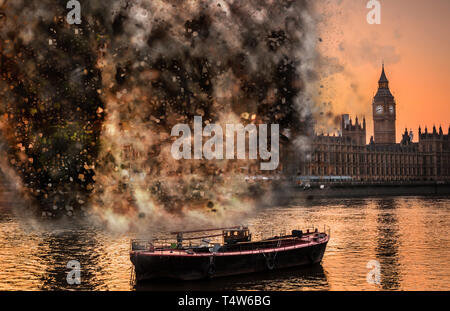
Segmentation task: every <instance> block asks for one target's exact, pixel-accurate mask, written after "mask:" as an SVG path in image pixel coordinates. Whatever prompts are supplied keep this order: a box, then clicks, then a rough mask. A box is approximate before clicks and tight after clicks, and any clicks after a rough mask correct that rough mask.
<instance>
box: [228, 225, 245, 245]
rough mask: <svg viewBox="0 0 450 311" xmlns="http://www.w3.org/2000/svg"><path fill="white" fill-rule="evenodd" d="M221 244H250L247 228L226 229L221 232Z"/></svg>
mask: <svg viewBox="0 0 450 311" xmlns="http://www.w3.org/2000/svg"><path fill="white" fill-rule="evenodd" d="M222 235H223V244H236V243H238V242H250V241H251V240H252V234H251V233H250V230H249V229H248V228H247V227H242V228H233V229H226V230H223V231H222Z"/></svg>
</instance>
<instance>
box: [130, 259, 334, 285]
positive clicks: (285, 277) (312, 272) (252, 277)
mask: <svg viewBox="0 0 450 311" xmlns="http://www.w3.org/2000/svg"><path fill="white" fill-rule="evenodd" d="M134 289H135V290H138V291H143V290H152V291H220V290H225V291H227V290H229V291H234V290H250V291H253V290H254V291H262V290H268V291H301V290H311V289H314V290H328V289H329V284H328V280H327V276H326V273H325V271H324V269H323V267H322V265H320V264H317V265H314V266H311V267H301V268H289V269H282V270H278V271H266V272H261V273H255V274H246V275H241V276H232V277H223V278H217V279H212V280H200V281H188V282H177V281H171V280H154V281H146V282H139V283H138V284H135V285H134Z"/></svg>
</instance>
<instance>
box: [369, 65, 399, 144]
mask: <svg viewBox="0 0 450 311" xmlns="http://www.w3.org/2000/svg"><path fill="white" fill-rule="evenodd" d="M372 113H373V128H374V139H375V143H376V144H395V120H396V107H395V99H394V96H392V94H391V91H390V90H389V81H388V79H387V78H386V74H385V73H384V64H383V70H382V72H381V77H380V80H379V81H378V92H377V94H376V95H375V97H374V98H373V102H372Z"/></svg>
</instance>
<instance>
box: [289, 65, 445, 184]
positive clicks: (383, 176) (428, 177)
mask: <svg viewBox="0 0 450 311" xmlns="http://www.w3.org/2000/svg"><path fill="white" fill-rule="evenodd" d="M372 114H373V123H374V135H373V136H372V137H371V138H370V143H369V144H366V120H365V118H364V119H363V120H362V122H360V121H359V120H358V118H356V119H355V121H354V122H353V121H352V120H351V119H350V117H349V115H348V114H344V115H342V119H341V134H340V135H339V136H330V135H315V136H314V138H313V148H312V150H313V151H312V152H311V153H309V154H307V155H306V157H305V159H304V160H302V161H301V163H300V167H299V171H298V176H299V177H303V178H306V179H310V180H311V179H318V180H323V181H326V180H330V181H333V180H334V181H339V180H351V181H356V182H420V181H434V182H441V181H442V182H448V181H450V128H449V130H448V132H447V134H444V133H443V130H442V128H441V127H439V129H437V128H436V127H433V129H431V130H428V129H427V128H425V129H424V130H422V129H421V128H420V127H419V131H418V134H419V136H418V142H413V133H412V131H411V132H408V130H407V129H405V132H404V133H403V136H402V139H401V141H400V142H399V143H397V142H396V139H395V133H396V124H395V122H396V101H395V99H394V96H393V95H392V93H391V91H390V89H389V81H388V79H387V76H386V73H385V70H384V65H383V69H382V72H381V77H380V80H379V81H378V91H377V93H376V95H375V97H374V99H373V102H372Z"/></svg>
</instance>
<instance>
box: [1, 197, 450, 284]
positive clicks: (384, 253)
mask: <svg viewBox="0 0 450 311" xmlns="http://www.w3.org/2000/svg"><path fill="white" fill-rule="evenodd" d="M0 198H1V195H0ZM25 223H27V221H26V219H21V216H18V215H17V213H14V204H13V202H8V201H5V200H0V290H66V289H67V290H189V289H191V290H258V291H259V290H269V291H271V290H283V291H284V290H286V291H299V290H333V291H334V290H345V291H346V290H426V291H428V290H450V265H449V263H450V234H449V228H450V197H448V196H445V197H442V196H441V197H406V196H405V197H389V198H379V197H378V198H376V197H375V198H366V199H360V198H339V199H330V198H328V199H321V200H312V201H304V200H297V201H295V200H294V201H293V202H292V203H291V204H290V205H288V206H280V207H274V208H266V209H262V210H260V211H259V212H258V213H257V214H256V215H255V216H254V217H253V218H252V219H251V220H249V221H248V224H249V226H250V228H251V229H252V232H257V233H264V234H266V235H270V234H271V233H272V231H273V232H274V233H278V232H280V231H283V230H286V231H288V230H290V229H293V228H297V227H304V226H307V225H312V224H314V225H318V226H322V225H324V224H326V225H328V226H329V227H330V228H331V240H330V242H329V243H328V247H327V250H326V252H325V256H324V258H323V262H322V264H321V265H317V266H314V267H308V268H300V269H288V270H282V271H272V272H267V273H260V274H254V275H245V276H239V277H231V278H223V279H217V280H208V281H198V282H176V283H174V282H150V283H148V282H147V283H145V284H139V285H135V284H132V283H130V275H131V263H130V260H129V244H130V239H131V238H132V237H133V236H132V234H130V235H125V234H122V235H117V234H114V235H113V234H111V233H108V232H106V231H104V230H101V229H99V228H97V227H94V226H89V225H83V224H80V223H73V224H69V225H67V224H66V225H64V226H61V225H57V224H54V225H52V224H51V223H50V224H49V223H47V224H46V225H45V226H38V227H37V228H36V227H34V228H33V229H30V228H31V227H29V226H28V225H24V224H25ZM69 260H78V261H79V262H80V265H81V284H79V285H69V284H68V283H67V280H66V277H67V273H68V271H69V269H68V268H67V267H66V264H67V262H68V261H69ZM370 261H376V262H377V263H379V269H378V270H376V271H375V272H376V273H377V274H378V275H379V282H368V280H367V274H368V273H369V272H370V271H374V270H373V268H370V267H368V266H367V265H368V262H370ZM377 283H378V284H377Z"/></svg>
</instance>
